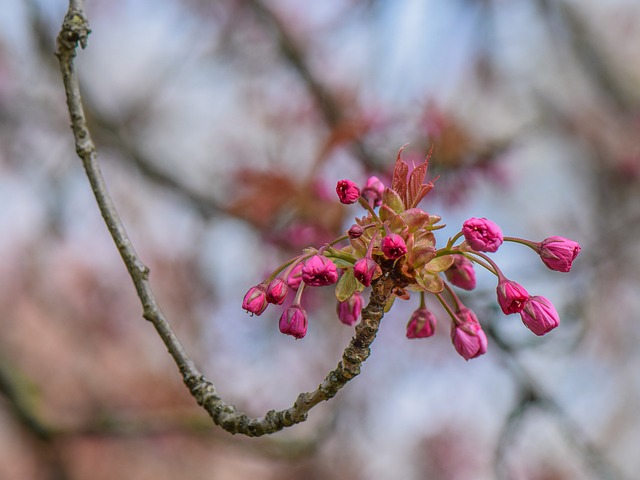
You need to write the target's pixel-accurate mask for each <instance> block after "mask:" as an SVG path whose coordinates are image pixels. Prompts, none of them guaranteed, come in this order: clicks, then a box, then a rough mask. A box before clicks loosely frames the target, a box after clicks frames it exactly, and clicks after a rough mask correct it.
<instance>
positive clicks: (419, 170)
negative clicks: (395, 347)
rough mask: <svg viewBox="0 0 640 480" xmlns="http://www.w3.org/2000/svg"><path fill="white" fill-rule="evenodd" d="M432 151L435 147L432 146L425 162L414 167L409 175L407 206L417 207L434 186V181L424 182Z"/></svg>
mask: <svg viewBox="0 0 640 480" xmlns="http://www.w3.org/2000/svg"><path fill="white" fill-rule="evenodd" d="M432 152H433V147H431V150H429V153H428V154H427V158H425V159H424V162H422V163H421V164H420V165H418V166H417V167H416V168H414V169H413V172H411V175H410V176H409V190H408V193H407V208H413V207H416V206H417V205H418V203H420V200H422V199H423V198H424V196H425V195H426V194H427V193H429V191H430V190H431V189H432V188H433V183H432V182H429V183H428V184H425V183H424V178H425V176H426V175H427V169H428V168H429V159H431V154H432Z"/></svg>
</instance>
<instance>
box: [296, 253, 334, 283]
mask: <svg viewBox="0 0 640 480" xmlns="http://www.w3.org/2000/svg"><path fill="white" fill-rule="evenodd" d="M302 281H303V282H304V283H306V284H307V285H309V286H310V287H324V286H325V285H331V284H332V283H336V282H337V281H338V271H337V269H336V266H335V264H334V263H333V262H332V261H331V260H330V259H328V258H327V257H325V256H324V255H320V254H318V255H314V256H313V257H309V258H308V259H307V261H306V262H304V264H303V265H302Z"/></svg>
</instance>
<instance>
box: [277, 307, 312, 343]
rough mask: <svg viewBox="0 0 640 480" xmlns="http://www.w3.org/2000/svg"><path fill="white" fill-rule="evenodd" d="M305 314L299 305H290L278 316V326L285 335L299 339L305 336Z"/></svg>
mask: <svg viewBox="0 0 640 480" xmlns="http://www.w3.org/2000/svg"><path fill="white" fill-rule="evenodd" d="M307 322H308V320H307V312H305V311H304V309H303V308H302V307H301V306H300V305H291V306H290V307H289V308H287V309H286V310H285V311H284V312H282V315H281V316H280V322H279V324H278V326H279V327H280V331H281V332H282V333H284V334H285V335H291V336H293V337H296V338H297V339H300V338H302V337H304V336H305V335H306V334H307Z"/></svg>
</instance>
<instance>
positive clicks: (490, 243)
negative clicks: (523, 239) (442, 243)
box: [462, 218, 502, 252]
mask: <svg viewBox="0 0 640 480" xmlns="http://www.w3.org/2000/svg"><path fill="white" fill-rule="evenodd" d="M462 234H463V235H464V238H465V240H466V241H467V244H468V245H469V246H470V247H471V248H473V249H474V250H475V251H477V252H495V251H496V250H498V247H499V246H500V245H502V230H500V227H499V226H498V225H496V224H495V223H493V222H492V221H491V220H487V219H486V218H470V219H469V220H467V221H465V222H464V223H463V224H462Z"/></svg>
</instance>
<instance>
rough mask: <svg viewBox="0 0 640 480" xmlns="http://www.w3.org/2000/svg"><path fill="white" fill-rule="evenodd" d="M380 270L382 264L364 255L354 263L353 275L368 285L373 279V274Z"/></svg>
mask: <svg viewBox="0 0 640 480" xmlns="http://www.w3.org/2000/svg"><path fill="white" fill-rule="evenodd" d="M377 270H380V266H379V265H378V264H377V263H376V261H375V260H374V259H373V258H371V257H364V258H361V259H359V260H358V261H357V262H356V263H355V264H354V265H353V276H354V277H356V280H358V281H359V282H360V283H361V284H362V285H364V286H365V287H368V286H369V285H371V282H372V281H373V276H374V275H375V273H376V271H377Z"/></svg>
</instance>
